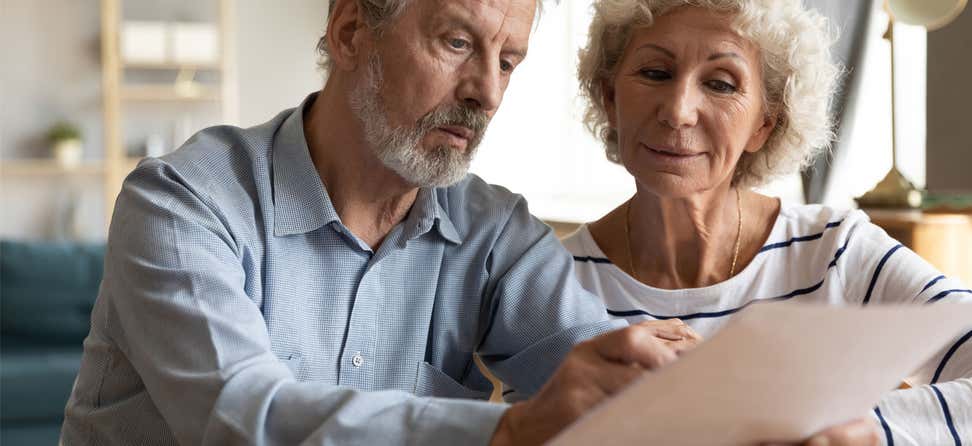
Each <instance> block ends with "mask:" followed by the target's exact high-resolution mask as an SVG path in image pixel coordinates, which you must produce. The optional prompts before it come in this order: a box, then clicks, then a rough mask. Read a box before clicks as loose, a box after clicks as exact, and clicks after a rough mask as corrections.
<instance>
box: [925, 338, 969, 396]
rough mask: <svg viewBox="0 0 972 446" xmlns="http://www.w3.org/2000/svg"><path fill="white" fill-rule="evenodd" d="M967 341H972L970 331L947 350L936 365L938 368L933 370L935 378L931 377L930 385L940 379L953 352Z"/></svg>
mask: <svg viewBox="0 0 972 446" xmlns="http://www.w3.org/2000/svg"><path fill="white" fill-rule="evenodd" d="M969 339H972V331H970V332H968V333H966V334H965V336H962V337H961V338H960V339H959V340H958V341H956V342H955V345H953V346H952V348H950V349H948V352H946V353H945V356H942V362H941V363H939V364H938V368H937V369H936V370H935V376H933V377H932V379H931V384H935V383H937V382H938V379H939V378H941V377H942V371H943V370H945V365H946V364H948V360H949V359H952V355H954V354H955V352H956V351H958V349H959V347H961V346H962V344H964V343H965V341H968V340H969Z"/></svg>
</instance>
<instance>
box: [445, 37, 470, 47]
mask: <svg viewBox="0 0 972 446" xmlns="http://www.w3.org/2000/svg"><path fill="white" fill-rule="evenodd" d="M449 46H451V47H453V48H455V49H457V50H464V49H466V48H469V41H468V40H466V39H449Z"/></svg>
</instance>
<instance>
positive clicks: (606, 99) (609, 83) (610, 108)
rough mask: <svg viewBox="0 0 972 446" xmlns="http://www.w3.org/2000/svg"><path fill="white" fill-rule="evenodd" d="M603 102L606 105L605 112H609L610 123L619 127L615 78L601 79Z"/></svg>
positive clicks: (612, 126)
mask: <svg viewBox="0 0 972 446" xmlns="http://www.w3.org/2000/svg"><path fill="white" fill-rule="evenodd" d="M601 104H603V105H604V113H605V114H607V119H608V125H610V126H611V128H613V129H616V128H618V123H617V122H616V121H617V118H616V116H617V115H616V114H615V111H617V103H616V102H615V101H614V80H613V79H601Z"/></svg>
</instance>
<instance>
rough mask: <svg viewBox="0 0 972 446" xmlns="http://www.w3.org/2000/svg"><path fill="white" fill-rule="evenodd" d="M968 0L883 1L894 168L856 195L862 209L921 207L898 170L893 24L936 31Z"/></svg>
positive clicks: (919, 195)
mask: <svg viewBox="0 0 972 446" xmlns="http://www.w3.org/2000/svg"><path fill="white" fill-rule="evenodd" d="M967 1H968V0H884V9H885V11H887V13H888V30H887V31H886V32H885V33H884V38H885V39H887V40H888V42H890V43H891V159H892V165H891V171H890V172H888V174H887V175H886V176H885V177H884V179H882V180H881V182H879V183H878V184H877V185H876V186H874V189H871V190H870V191H869V192H867V193H866V194H864V195H863V196H861V197H858V198H857V204H858V205H860V206H861V207H862V208H910V209H915V208H919V207H921V203H922V193H921V191H920V190H918V188H916V187H915V185H914V184H912V183H911V181H908V179H907V178H905V176H904V175H902V174H901V171H899V170H898V154H897V152H898V142H897V136H898V134H897V128H896V127H897V123H896V122H895V118H896V114H897V100H896V98H895V73H894V71H895V70H894V24H895V22H900V23H906V24H909V25H917V26H921V27H924V28H925V29H927V30H928V31H934V30H936V29H939V28H941V27H943V26H945V25H948V24H949V23H951V22H952V20H955V18H956V17H958V15H959V14H961V13H962V10H963V9H965V5H966V2H967Z"/></svg>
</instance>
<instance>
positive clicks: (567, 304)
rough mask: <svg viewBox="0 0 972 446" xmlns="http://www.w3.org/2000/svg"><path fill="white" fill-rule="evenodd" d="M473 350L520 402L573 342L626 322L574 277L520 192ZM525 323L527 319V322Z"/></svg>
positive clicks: (499, 246)
mask: <svg viewBox="0 0 972 446" xmlns="http://www.w3.org/2000/svg"><path fill="white" fill-rule="evenodd" d="M487 263H488V269H489V271H488V272H489V276H490V279H489V284H488V286H487V290H486V299H484V302H485V305H487V306H488V309H487V310H488V311H484V312H483V314H485V315H486V317H487V318H488V320H486V321H483V322H481V324H480V325H481V326H482V327H484V329H483V332H482V335H481V342H480V345H479V354H480V356H481V358H482V359H483V362H484V363H485V364H486V366H487V367H488V368H489V369H490V370H491V371H492V372H493V373H494V374H495V375H496V376H497V377H498V378H499V379H500V380H501V381H503V383H504V386H505V387H506V388H507V389H509V390H506V391H504V393H507V392H513V393H515V395H513V396H510V395H507V400H519V399H523V398H525V397H528V396H530V395H532V394H534V393H535V392H537V391H538V390H539V389H540V387H541V386H543V384H544V383H545V382H546V381H547V380H548V379H549V378H550V376H551V375H552V374H553V372H554V371H555V370H556V369H557V367H558V366H559V365H560V363H561V362H562V361H563V359H564V357H565V356H566V355H567V353H568V352H569V351H570V350H571V348H572V347H573V346H574V345H576V344H577V343H579V342H581V341H584V340H587V339H589V338H592V337H594V336H597V335H599V334H602V333H606V332H609V331H612V330H615V329H618V328H621V327H624V326H627V323H626V322H625V321H623V320H617V319H610V318H609V317H608V315H607V311H606V310H605V308H604V304H603V301H602V300H601V299H600V298H598V297H596V296H594V295H592V294H590V293H589V292H587V291H586V290H584V289H583V288H582V287H581V285H580V284H579V283H578V282H577V279H576V277H575V274H574V269H573V258H572V257H571V255H570V254H569V253H568V252H567V250H566V249H565V248H564V247H563V245H562V244H561V243H560V241H559V240H557V237H556V236H555V235H554V233H553V230H552V229H550V227H549V226H547V225H546V224H544V223H543V222H541V221H539V220H537V219H536V218H535V217H533V216H532V215H530V212H529V210H528V209H527V204H526V201H525V200H523V199H522V198H518V199H517V200H516V202H515V204H514V205H513V208H512V212H511V213H510V217H509V220H508V221H507V222H506V224H505V227H504V229H503V230H502V232H501V233H500V235H499V237H498V238H497V241H496V243H495V245H494V247H493V251H492V253H491V255H490V258H489V261H488V262H487ZM525 321H529V323H525Z"/></svg>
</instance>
